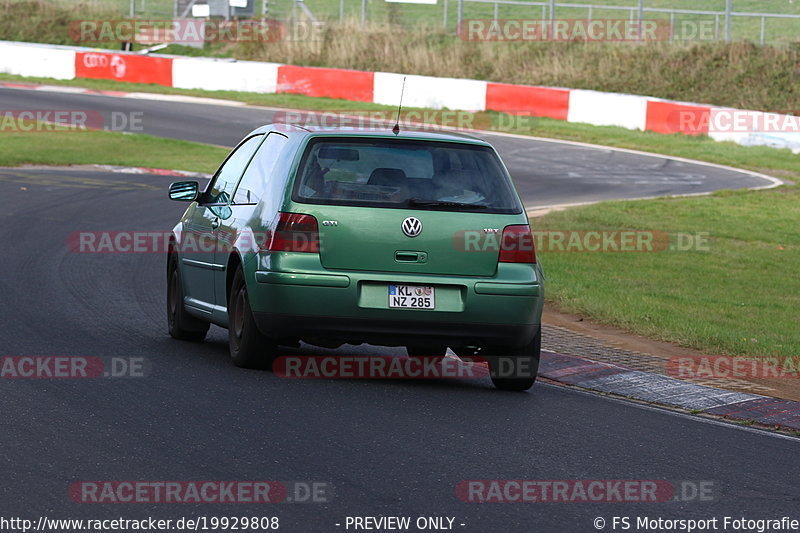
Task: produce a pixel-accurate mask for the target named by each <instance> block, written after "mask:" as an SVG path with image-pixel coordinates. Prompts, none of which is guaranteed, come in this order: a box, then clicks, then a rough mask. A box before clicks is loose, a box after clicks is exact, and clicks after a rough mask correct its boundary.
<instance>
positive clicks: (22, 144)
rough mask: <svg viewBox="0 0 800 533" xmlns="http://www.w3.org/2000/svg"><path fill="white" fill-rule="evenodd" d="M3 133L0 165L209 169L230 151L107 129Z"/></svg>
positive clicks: (204, 170)
mask: <svg viewBox="0 0 800 533" xmlns="http://www.w3.org/2000/svg"><path fill="white" fill-rule="evenodd" d="M0 135H1V136H0V139H2V142H0V166H19V165H29V164H30V165H34V164H36V165H89V164H100V165H122V166H144V167H152V168H166V169H177V170H190V171H194V172H209V173H210V172H214V170H216V168H217V167H218V166H219V164H220V162H221V161H222V160H223V159H224V158H225V155H226V154H227V151H226V150H224V149H222V148H217V147H215V146H208V145H205V144H200V143H193V142H189V141H178V140H173V139H162V138H159V137H152V136H150V135H141V134H135V135H126V134H121V133H112V132H106V131H85V132H73V133H64V132H43V133H3V134H0Z"/></svg>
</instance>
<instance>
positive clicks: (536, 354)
mask: <svg viewBox="0 0 800 533" xmlns="http://www.w3.org/2000/svg"><path fill="white" fill-rule="evenodd" d="M541 350H542V328H541V326H540V327H539V330H538V331H537V332H536V335H535V336H534V337H533V340H531V342H529V343H528V344H526V345H525V346H522V347H520V348H510V349H509V348H506V349H503V348H499V349H496V350H493V351H494V354H493V355H491V356H488V357H487V359H488V360H489V375H490V376H491V378H492V383H493V384H494V386H495V387H496V388H498V389H500V390H507V391H526V390H528V389H530V388H531V387H533V384H534V383H535V382H536V377H537V376H538V374H539V358H540V356H541Z"/></svg>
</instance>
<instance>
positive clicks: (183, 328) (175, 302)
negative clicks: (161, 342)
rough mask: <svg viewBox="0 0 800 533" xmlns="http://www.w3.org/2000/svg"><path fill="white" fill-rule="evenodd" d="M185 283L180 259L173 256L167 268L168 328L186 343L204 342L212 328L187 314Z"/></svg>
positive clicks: (171, 333)
mask: <svg viewBox="0 0 800 533" xmlns="http://www.w3.org/2000/svg"><path fill="white" fill-rule="evenodd" d="M183 296H184V295H183V281H182V280H181V270H180V268H178V258H177V256H176V255H174V254H172V255H170V257H169V260H168V266H167V326H168V327H169V334H170V335H171V336H172V337H173V338H175V339H180V340H184V341H202V340H203V339H205V338H206V334H207V333H208V328H209V327H210V326H211V324H209V323H208V322H204V321H202V320H200V319H199V318H195V317H193V316H192V315H190V314H188V313H187V312H186V309H185V308H184V306H183Z"/></svg>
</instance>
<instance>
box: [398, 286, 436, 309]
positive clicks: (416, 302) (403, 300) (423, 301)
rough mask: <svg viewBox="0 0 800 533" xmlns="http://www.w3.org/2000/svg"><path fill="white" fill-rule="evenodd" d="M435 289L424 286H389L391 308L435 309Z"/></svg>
mask: <svg viewBox="0 0 800 533" xmlns="http://www.w3.org/2000/svg"><path fill="white" fill-rule="evenodd" d="M434 293H435V291H434V289H433V287H425V286H422V285H389V307H397V308H401V309H433V308H434V305H435V304H434Z"/></svg>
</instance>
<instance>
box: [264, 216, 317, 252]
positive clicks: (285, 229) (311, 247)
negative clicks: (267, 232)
mask: <svg viewBox="0 0 800 533" xmlns="http://www.w3.org/2000/svg"><path fill="white" fill-rule="evenodd" d="M273 227H274V229H273V231H272V234H271V236H270V239H269V242H268V243H267V250H269V251H270V252H310V253H319V226H318V225H317V219H316V218H314V217H313V216H311V215H303V214H301V213H278V216H277V217H275V222H274V224H273Z"/></svg>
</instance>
